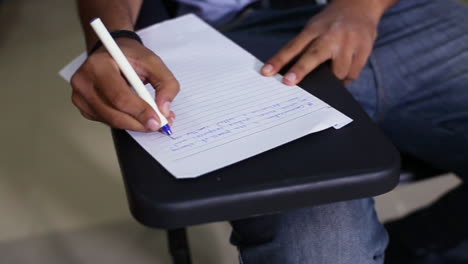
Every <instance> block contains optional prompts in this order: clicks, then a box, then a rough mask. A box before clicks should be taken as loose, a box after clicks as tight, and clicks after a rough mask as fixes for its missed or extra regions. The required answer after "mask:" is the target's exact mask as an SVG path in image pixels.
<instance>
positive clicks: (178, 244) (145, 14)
mask: <svg viewBox="0 0 468 264" xmlns="http://www.w3.org/2000/svg"><path fill="white" fill-rule="evenodd" d="M162 2H163V4H164V7H162V6H161V1H150V0H145V1H144V2H143V7H142V11H141V13H140V16H139V19H138V21H137V28H143V27H146V26H148V25H151V24H154V23H156V22H159V21H160V20H161V19H168V18H171V17H173V16H174V15H175V10H176V5H175V3H174V2H173V1H170V0H165V1H162ZM163 8H164V9H163ZM120 133H124V132H118V131H113V135H114V142H116V144H117V143H120V144H122V142H123V141H122V140H121V139H122V137H125V136H122V135H121V134H120ZM119 141H120V142H119ZM120 147H121V146H120ZM116 148H117V150H118V149H119V147H118V146H117V145H116ZM118 152H119V151H118ZM413 174H414V175H420V173H419V172H418V173H413ZM413 174H412V175H413ZM127 191H128V190H127ZM130 204H132V201H130ZM167 238H168V242H169V251H170V253H171V255H172V258H173V263H174V264H189V263H191V259H190V250H189V245H188V240H187V232H186V228H176V229H170V230H168V231H167Z"/></svg>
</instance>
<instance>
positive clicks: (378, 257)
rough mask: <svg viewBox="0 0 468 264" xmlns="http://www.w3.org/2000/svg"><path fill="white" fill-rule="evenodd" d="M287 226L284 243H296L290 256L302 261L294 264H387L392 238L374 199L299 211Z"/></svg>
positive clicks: (286, 216)
mask: <svg viewBox="0 0 468 264" xmlns="http://www.w3.org/2000/svg"><path fill="white" fill-rule="evenodd" d="M283 226H284V228H283V230H282V233H281V235H280V236H282V238H281V239H284V240H288V241H290V242H291V243H292V244H291V246H290V247H289V250H290V251H291V252H290V253H287V254H289V255H292V254H294V255H296V256H297V257H299V258H300V259H297V260H298V261H297V262H291V263H323V264H326V263H334V264H345V263H360V264H367V263H369V264H377V263H383V260H384V252H385V248H386V246H387V244H388V236H387V233H386V231H385V229H384V227H383V226H382V224H381V223H380V222H379V220H378V218H377V216H376V213H375V210H374V203H373V200H372V199H361V200H353V201H346V202H339V203H332V204H327V205H321V206H317V207H312V208H307V209H301V210H297V211H294V212H292V213H291V214H287V215H285V219H284V223H283ZM301 260H302V261H301ZM305 260H307V261H305Z"/></svg>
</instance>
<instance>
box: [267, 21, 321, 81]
mask: <svg viewBox="0 0 468 264" xmlns="http://www.w3.org/2000/svg"><path fill="white" fill-rule="evenodd" d="M317 36H318V33H317V31H316V30H314V29H313V28H308V29H305V30H303V31H302V32H301V33H299V35H298V36H297V37H295V38H294V39H292V40H291V41H290V42H288V44H286V45H285V46H284V47H283V48H282V49H281V50H280V51H279V52H278V53H277V54H276V55H274V56H273V57H272V58H271V59H269V60H268V61H267V63H265V65H264V66H263V68H262V70H261V73H262V74H263V75H265V76H272V75H275V74H277V73H278V72H279V71H280V70H281V69H282V68H283V67H284V66H285V65H287V64H288V63H289V62H290V61H291V60H293V59H294V58H295V57H297V56H298V55H299V54H300V53H301V52H302V51H303V50H304V49H305V48H306V47H307V46H308V45H309V44H310V42H312V41H313V40H314V39H315V38H316V37H317Z"/></svg>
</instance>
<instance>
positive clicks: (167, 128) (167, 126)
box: [161, 124, 172, 136]
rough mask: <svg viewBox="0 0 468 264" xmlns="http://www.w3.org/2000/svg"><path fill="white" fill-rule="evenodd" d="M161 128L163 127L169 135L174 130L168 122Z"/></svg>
mask: <svg viewBox="0 0 468 264" xmlns="http://www.w3.org/2000/svg"><path fill="white" fill-rule="evenodd" d="M161 129H162V131H164V133H166V135H168V136H170V135H172V130H171V127H170V126H169V124H167V125H165V126H162V127H161Z"/></svg>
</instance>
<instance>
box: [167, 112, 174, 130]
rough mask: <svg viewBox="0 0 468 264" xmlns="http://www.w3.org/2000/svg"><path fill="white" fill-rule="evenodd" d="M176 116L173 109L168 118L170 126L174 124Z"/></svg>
mask: <svg viewBox="0 0 468 264" xmlns="http://www.w3.org/2000/svg"><path fill="white" fill-rule="evenodd" d="M175 118H176V115H175V113H174V112H172V111H171V113H170V114H169V117H168V118H167V120H168V122H169V125H170V126H173V125H174V121H175Z"/></svg>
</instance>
